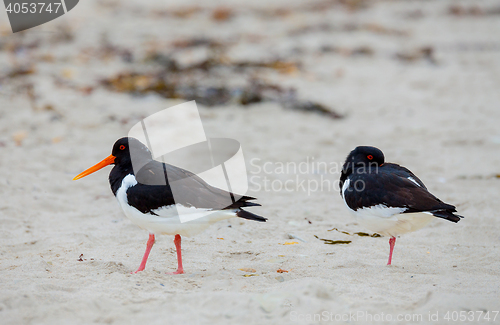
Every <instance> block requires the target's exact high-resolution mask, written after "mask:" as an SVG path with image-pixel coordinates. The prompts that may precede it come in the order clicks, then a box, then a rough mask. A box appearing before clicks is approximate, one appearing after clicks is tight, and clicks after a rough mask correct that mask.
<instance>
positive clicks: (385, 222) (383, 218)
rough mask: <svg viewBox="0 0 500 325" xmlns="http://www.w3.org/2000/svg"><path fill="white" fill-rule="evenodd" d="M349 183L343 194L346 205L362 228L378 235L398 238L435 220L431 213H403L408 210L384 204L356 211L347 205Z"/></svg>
mask: <svg viewBox="0 0 500 325" xmlns="http://www.w3.org/2000/svg"><path fill="white" fill-rule="evenodd" d="M349 183H350V180H349V179H347V180H346V182H345V183H344V186H343V187H342V193H343V194H344V195H342V197H343V200H344V203H345V205H346V206H347V208H348V209H349V211H351V212H352V213H353V214H354V217H355V219H356V221H357V222H358V224H359V225H360V226H362V227H364V228H366V229H368V230H370V231H373V232H376V233H377V234H380V235H382V236H388V237H396V236H399V235H403V234H406V233H409V232H412V231H416V230H419V229H421V228H423V227H425V226H427V225H428V224H429V223H430V222H431V221H432V219H434V216H433V215H432V214H430V213H429V212H416V213H403V212H404V211H406V208H392V207H387V206H385V205H383V204H380V205H376V206H373V207H370V208H363V209H358V210H356V211H354V210H352V209H351V208H350V207H349V206H348V205H347V202H346V200H345V191H346V190H347V188H348V187H349ZM417 185H418V184H417ZM419 186H420V185H419Z"/></svg>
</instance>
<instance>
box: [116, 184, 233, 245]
mask: <svg viewBox="0 0 500 325" xmlns="http://www.w3.org/2000/svg"><path fill="white" fill-rule="evenodd" d="M135 184H137V181H136V179H135V177H134V176H133V175H128V176H126V177H125V178H124V179H123V181H122V185H121V186H120V188H119V189H118V191H117V192H116V199H117V200H118V203H119V204H120V206H121V208H122V210H123V212H124V213H125V215H126V216H127V218H129V219H130V221H132V222H133V223H135V224H136V225H137V226H139V227H141V228H142V229H145V230H147V231H149V232H150V233H153V234H157V235H176V234H179V235H181V236H187V237H190V236H194V235H196V234H198V233H200V232H202V231H203V230H205V229H206V228H208V227H209V226H210V225H211V224H213V223H215V222H217V221H221V220H225V219H229V218H232V217H235V216H236V210H216V211H211V210H209V209H197V208H194V207H184V206H182V205H180V204H177V205H176V206H175V207H173V206H172V207H168V208H161V209H157V210H155V211H154V212H155V213H156V214H158V215H157V216H156V215H151V214H144V213H142V212H140V211H139V210H137V209H136V208H134V207H132V206H130V205H128V200H127V194H126V193H127V189H128V188H129V187H131V186H134V185H135Z"/></svg>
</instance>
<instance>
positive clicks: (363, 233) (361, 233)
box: [328, 228, 382, 238]
mask: <svg viewBox="0 0 500 325" xmlns="http://www.w3.org/2000/svg"><path fill="white" fill-rule="evenodd" d="M334 230H335V231H338V232H341V233H343V234H346V235H349V236H354V235H358V236H361V237H374V238H376V237H382V236H381V235H379V234H377V233H373V234H371V235H370V234H368V233H366V232H353V233H352V234H351V233H348V232H347V231H344V230H339V229H337V228H332V229H328V231H334Z"/></svg>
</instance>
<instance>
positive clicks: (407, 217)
mask: <svg viewBox="0 0 500 325" xmlns="http://www.w3.org/2000/svg"><path fill="white" fill-rule="evenodd" d="M360 210H361V209H358V211H360ZM351 211H352V210H351ZM358 211H353V212H354V216H355V219H356V221H357V222H358V224H359V225H360V226H362V227H364V228H366V229H368V230H371V231H373V232H376V233H377V234H380V235H382V236H389V237H396V236H399V235H403V234H406V233H409V232H412V231H416V230H419V229H421V228H423V227H425V226H427V225H428V224H429V223H430V222H431V221H432V219H434V216H433V215H432V214H430V213H425V212H418V213H397V214H394V215H392V216H390V217H379V216H374V215H368V214H367V213H364V212H361V213H360V212H358Z"/></svg>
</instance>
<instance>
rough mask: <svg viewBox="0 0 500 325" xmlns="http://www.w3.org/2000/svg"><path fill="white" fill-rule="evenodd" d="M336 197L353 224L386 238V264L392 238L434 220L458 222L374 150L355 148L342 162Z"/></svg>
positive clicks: (450, 207)
mask: <svg viewBox="0 0 500 325" xmlns="http://www.w3.org/2000/svg"><path fill="white" fill-rule="evenodd" d="M340 196H341V197H342V198H343V199H344V203H345V204H346V206H347V208H348V209H349V210H350V211H351V212H353V213H354V215H355V217H356V220H357V222H358V223H359V224H360V225H361V226H363V227H365V228H367V229H369V230H371V231H374V232H376V233H379V234H381V235H383V236H389V237H391V239H389V247H390V252H389V262H388V263H387V265H391V261H392V251H393V250H394V245H395V244H396V236H399V235H402V234H405V233H408V232H412V231H415V230H418V229H421V228H423V227H424V226H426V225H427V224H429V223H430V222H431V221H432V219H433V218H434V217H438V218H442V219H446V220H449V221H452V222H458V221H459V220H460V218H463V217H462V216H459V215H457V214H455V212H457V210H456V209H455V207H454V206H453V205H451V204H446V203H444V202H442V201H441V200H439V199H438V198H437V197H435V196H434V195H432V194H431V193H430V192H429V191H428V190H427V188H426V187H425V185H424V183H422V181H421V180H420V179H419V178H418V177H417V176H415V175H414V174H413V173H412V172H411V171H409V170H408V169H406V168H405V167H402V166H400V165H397V164H392V163H386V162H385V160H384V154H383V153H382V151H381V150H380V149H378V148H375V147H368V146H360V147H357V148H355V149H354V150H353V151H351V153H350V154H349V156H347V159H346V161H345V163H344V166H343V167H342V173H341V176H340Z"/></svg>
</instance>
